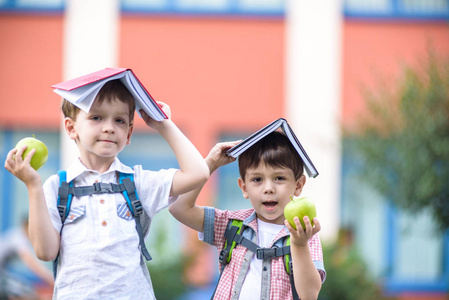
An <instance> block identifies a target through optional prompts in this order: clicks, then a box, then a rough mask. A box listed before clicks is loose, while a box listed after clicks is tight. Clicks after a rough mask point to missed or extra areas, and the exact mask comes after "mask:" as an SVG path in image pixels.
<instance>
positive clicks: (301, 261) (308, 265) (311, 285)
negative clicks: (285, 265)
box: [290, 244, 321, 300]
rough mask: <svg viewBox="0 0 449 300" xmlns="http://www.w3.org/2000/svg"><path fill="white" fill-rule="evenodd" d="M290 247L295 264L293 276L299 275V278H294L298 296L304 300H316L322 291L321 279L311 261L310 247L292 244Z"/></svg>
mask: <svg viewBox="0 0 449 300" xmlns="http://www.w3.org/2000/svg"><path fill="white" fill-rule="evenodd" d="M290 247H291V254H292V263H293V276H294V274H298V276H294V280H295V287H296V291H297V292H298V296H299V298H300V299H302V300H309V299H314V300H316V299H317V298H318V294H319V292H320V290H321V277H320V274H319V272H318V270H317V269H316V267H315V265H314V264H313V261H312V259H311V256H310V249H309V246H308V245H306V246H297V245H293V244H292V245H291V246H290ZM295 270H298V271H295ZM295 272H296V273H295Z"/></svg>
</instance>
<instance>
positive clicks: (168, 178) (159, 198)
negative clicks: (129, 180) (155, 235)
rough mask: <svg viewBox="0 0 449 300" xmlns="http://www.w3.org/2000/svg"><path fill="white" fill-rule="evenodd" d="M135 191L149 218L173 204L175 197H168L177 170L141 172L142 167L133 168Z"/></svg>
mask: <svg viewBox="0 0 449 300" xmlns="http://www.w3.org/2000/svg"><path fill="white" fill-rule="evenodd" d="M134 171H135V176H134V181H135V182H136V189H137V193H138V196H139V199H140V200H141V202H142V206H143V207H144V208H145V211H146V212H147V213H148V215H149V216H150V217H153V216H154V215H155V214H157V213H158V212H160V211H161V210H162V209H164V208H166V207H168V206H169V205H170V203H173V202H174V201H175V200H176V199H177V197H170V190H171V186H172V182H173V177H174V175H175V173H176V172H177V171H178V169H166V170H160V171H148V170H143V169H142V166H140V165H139V166H135V167H134Z"/></svg>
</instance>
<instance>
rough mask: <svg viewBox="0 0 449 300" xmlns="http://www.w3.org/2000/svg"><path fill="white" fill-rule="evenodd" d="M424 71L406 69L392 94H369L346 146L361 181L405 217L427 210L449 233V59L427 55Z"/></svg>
mask: <svg viewBox="0 0 449 300" xmlns="http://www.w3.org/2000/svg"><path fill="white" fill-rule="evenodd" d="M421 66H422V67H423V68H422V69H417V68H415V69H414V68H411V67H406V68H405V69H404V71H403V73H402V75H403V76H402V77H401V80H400V83H399V84H396V85H395V87H394V88H393V89H391V88H389V89H388V88H383V89H381V90H380V91H379V92H369V93H368V94H367V97H366V100H367V101H366V103H367V108H368V114H367V115H364V116H363V118H361V119H360V120H358V123H357V125H358V126H357V131H354V130H352V131H351V132H349V131H347V132H346V134H345V139H346V140H345V142H346V143H348V144H350V145H352V146H353V147H354V149H355V152H354V154H355V155H357V156H358V157H356V158H358V159H359V160H360V162H361V164H360V166H361V169H360V171H361V174H362V176H363V177H364V179H365V180H366V181H367V182H369V183H370V184H372V186H373V187H374V188H375V189H376V190H377V191H378V192H379V193H380V194H382V195H383V196H384V197H385V198H387V199H390V200H392V201H393V202H394V203H395V204H396V205H398V206H399V207H401V208H403V209H404V210H407V211H409V212H412V213H414V212H418V211H420V210H421V209H423V208H430V209H431V210H432V212H433V214H434V216H435V219H436V221H437V223H438V224H439V226H440V228H441V229H447V228H449V201H448V200H449V184H448V182H449V59H442V58H439V57H437V56H436V55H435V54H434V53H433V52H431V51H429V54H428V57H427V58H426V60H425V61H424V62H422V64H421Z"/></svg>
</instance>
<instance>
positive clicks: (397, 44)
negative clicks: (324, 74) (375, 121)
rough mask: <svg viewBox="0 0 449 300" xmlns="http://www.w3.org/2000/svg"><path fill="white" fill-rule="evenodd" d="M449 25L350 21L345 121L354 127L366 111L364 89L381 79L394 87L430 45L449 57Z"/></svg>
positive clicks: (346, 47)
mask: <svg viewBox="0 0 449 300" xmlns="http://www.w3.org/2000/svg"><path fill="white" fill-rule="evenodd" d="M448 37H449V26H448V24H447V22H427V23H426V22H421V23H413V24H412V23H410V22H360V21H346V22H345V26H344V30H343V42H342V45H343V51H342V53H343V58H342V59H343V61H342V68H343V70H342V79H343V80H342V119H343V121H344V123H345V124H346V125H350V124H351V123H352V122H353V121H354V120H355V118H356V117H357V115H358V114H359V113H360V112H361V111H363V101H364V100H363V98H362V94H361V91H362V88H368V89H369V90H373V88H374V87H375V86H376V85H377V84H378V83H379V82H380V81H379V80H380V79H383V80H386V82H388V83H392V84H394V83H395V82H396V80H397V79H398V76H399V75H400V74H401V66H403V65H404V64H406V65H408V66H413V67H417V66H419V61H420V60H424V59H426V57H427V50H428V48H429V47H430V46H432V47H434V48H435V49H436V50H437V53H439V54H440V55H444V57H446V58H448V57H449V38H448Z"/></svg>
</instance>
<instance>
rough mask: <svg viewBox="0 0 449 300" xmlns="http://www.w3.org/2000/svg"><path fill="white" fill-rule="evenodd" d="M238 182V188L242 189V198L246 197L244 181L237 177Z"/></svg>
mask: <svg viewBox="0 0 449 300" xmlns="http://www.w3.org/2000/svg"><path fill="white" fill-rule="evenodd" d="M238 184H239V187H240V189H241V190H242V194H243V198H245V199H248V198H249V196H248V192H247V191H246V184H245V181H243V179H242V178H240V177H239V179H238Z"/></svg>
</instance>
